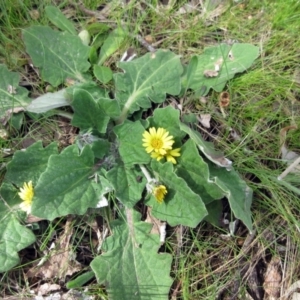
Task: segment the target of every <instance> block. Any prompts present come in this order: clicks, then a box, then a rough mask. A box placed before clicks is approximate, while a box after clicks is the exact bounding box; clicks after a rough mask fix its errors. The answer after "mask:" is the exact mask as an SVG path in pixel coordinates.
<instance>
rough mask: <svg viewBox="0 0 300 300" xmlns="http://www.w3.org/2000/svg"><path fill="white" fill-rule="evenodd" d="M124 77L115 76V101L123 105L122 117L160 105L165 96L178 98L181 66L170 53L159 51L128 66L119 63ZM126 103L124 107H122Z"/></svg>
mask: <svg viewBox="0 0 300 300" xmlns="http://www.w3.org/2000/svg"><path fill="white" fill-rule="evenodd" d="M118 66H119V67H120V68H121V69H123V70H124V72H123V73H117V74H114V80H115V84H116V99H117V100H118V101H120V106H121V107H122V108H123V106H124V105H125V108H124V109H125V112H124V114H125V113H126V114H127V112H128V111H129V112H134V111H136V110H139V107H142V108H149V107H150V106H151V102H150V100H151V101H153V102H155V103H162V102H163V101H164V100H165V97H166V94H167V93H168V94H171V95H178V94H179V92H180V75H181V73H182V70H183V68H182V65H181V63H180V58H179V56H177V55H175V54H174V53H172V52H171V51H164V50H158V51H157V52H155V53H147V54H145V55H144V56H142V57H140V58H138V59H134V60H132V61H130V62H120V63H119V64H118ZM125 103H126V104H125Z"/></svg>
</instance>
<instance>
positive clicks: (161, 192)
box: [152, 185, 168, 203]
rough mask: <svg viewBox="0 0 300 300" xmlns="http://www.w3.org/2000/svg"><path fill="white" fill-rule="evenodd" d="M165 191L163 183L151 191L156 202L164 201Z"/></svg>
mask: <svg viewBox="0 0 300 300" xmlns="http://www.w3.org/2000/svg"><path fill="white" fill-rule="evenodd" d="M167 193H168V191H167V188H166V187H165V186H164V185H159V186H157V187H155V188H154V189H153V191H152V194H153V195H154V197H155V198H156V200H157V202H158V203H162V202H163V201H164V198H165V195H166V194H167Z"/></svg>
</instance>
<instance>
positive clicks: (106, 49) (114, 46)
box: [98, 27, 127, 65]
mask: <svg viewBox="0 0 300 300" xmlns="http://www.w3.org/2000/svg"><path fill="white" fill-rule="evenodd" d="M126 36H127V34H126V32H125V31H124V30H123V29H122V28H121V27H118V28H116V29H115V30H114V31H112V32H111V33H110V34H109V36H108V38H107V39H106V40H105V41H104V44H103V46H102V47H101V50H100V54H99V60H98V65H102V64H103V63H104V62H105V60H106V59H107V58H108V57H110V56H111V55H112V54H114V53H115V52H116V51H117V50H118V49H119V48H120V47H121V45H122V44H123V42H124V41H125V39H126Z"/></svg>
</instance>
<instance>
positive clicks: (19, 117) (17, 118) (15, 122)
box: [10, 112, 24, 130]
mask: <svg viewBox="0 0 300 300" xmlns="http://www.w3.org/2000/svg"><path fill="white" fill-rule="evenodd" d="M23 120H24V113H23V112H19V113H16V114H13V115H12V116H11V119H10V124H11V126H12V127H13V128H15V129H16V130H20V129H21V127H22V125H23Z"/></svg>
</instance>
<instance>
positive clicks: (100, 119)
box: [72, 89, 112, 133]
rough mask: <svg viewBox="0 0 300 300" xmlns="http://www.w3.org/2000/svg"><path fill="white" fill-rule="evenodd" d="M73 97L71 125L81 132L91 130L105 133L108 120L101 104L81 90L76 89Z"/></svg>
mask: <svg viewBox="0 0 300 300" xmlns="http://www.w3.org/2000/svg"><path fill="white" fill-rule="evenodd" d="M73 97H74V100H73V102H72V107H73V109H74V117H73V119H72V125H74V126H77V127H79V128H80V129H82V130H85V129H90V128H92V129H96V130H98V131H99V132H101V133H105V132H106V128H107V124H108V122H109V119H110V118H109V116H108V115H107V114H106V113H105V111H104V110H103V108H102V107H101V102H100V101H97V100H96V99H94V97H93V96H92V94H90V93H89V92H88V91H86V90H81V89H76V90H75V91H74V94H73ZM110 101H111V102H112V100H110Z"/></svg>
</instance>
